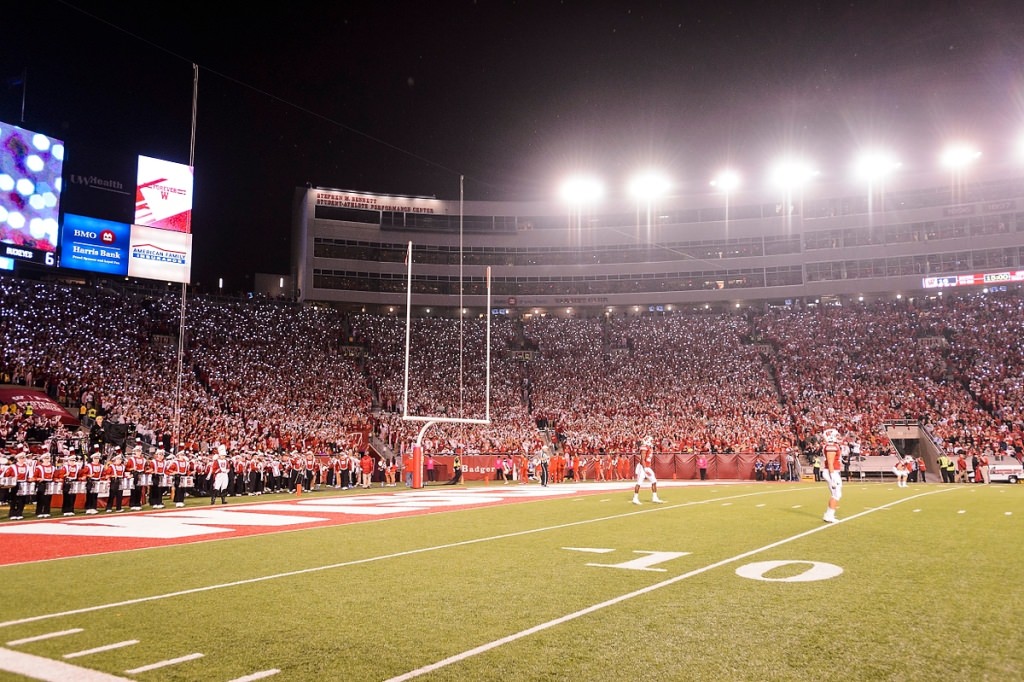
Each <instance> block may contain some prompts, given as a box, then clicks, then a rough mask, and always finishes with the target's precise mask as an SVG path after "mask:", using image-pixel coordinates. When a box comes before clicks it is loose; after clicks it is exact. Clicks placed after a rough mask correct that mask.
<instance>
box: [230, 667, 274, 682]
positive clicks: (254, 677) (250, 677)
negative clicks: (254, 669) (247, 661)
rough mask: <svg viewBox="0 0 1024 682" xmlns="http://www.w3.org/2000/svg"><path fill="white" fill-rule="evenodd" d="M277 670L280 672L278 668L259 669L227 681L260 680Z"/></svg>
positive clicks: (246, 681) (244, 681)
mask: <svg viewBox="0 0 1024 682" xmlns="http://www.w3.org/2000/svg"><path fill="white" fill-rule="evenodd" d="M279 672H281V671H280V670H278V669H277V668H271V669H270V670H261V671H260V672H258V673H253V674H252V675H246V676H244V677H236V678H235V679H233V680H228V682H254V681H255V680H262V679H263V678H265V677H270V676H271V675H276V674H278V673H279Z"/></svg>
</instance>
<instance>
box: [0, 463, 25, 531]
mask: <svg viewBox="0 0 1024 682" xmlns="http://www.w3.org/2000/svg"><path fill="white" fill-rule="evenodd" d="M31 475H32V471H31V468H30V467H29V465H28V463H27V462H26V461H25V451H24V450H21V451H20V452H18V454H16V455H15V456H14V463H13V464H8V465H7V466H6V467H5V468H4V469H3V471H2V472H0V476H3V477H4V478H7V479H9V480H12V482H13V483H14V487H12V488H11V493H10V500H9V501H10V507H9V508H8V510H7V518H8V519H10V520H11V521H20V520H21V519H23V518H25V502H26V501H27V500H28V496H26V495H22V494H21V491H20V490H19V488H20V487H21V484H22V483H25V482H26V481H30V480H31V478H30V477H31Z"/></svg>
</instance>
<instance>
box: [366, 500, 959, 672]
mask: <svg viewBox="0 0 1024 682" xmlns="http://www.w3.org/2000/svg"><path fill="white" fill-rule="evenodd" d="M950 490H953V488H946V489H940V490H933V491H931V492H926V493H920V494H918V495H914V496H913V497H908V498H905V499H902V500H896V501H894V502H890V503H888V504H883V505H882V506H880V507H874V508H872V509H868V510H867V511H862V512H860V513H859V514H854V515H853V516H848V517H846V518H844V519H842V523H837V524H831V523H829V524H825V525H820V526H815V527H814V528H812V529H810V530H806V531H804V532H802V533H797V534H796V535H793V536H790V537H788V538H784V539H782V540H778V541H776V542H772V543H771V544H767V545H764V546H763V547H758V548H757V549H752V550H750V551H749V552H743V553H742V554H737V555H736V556H733V557H730V558H728V559H722V560H721V561H716V562H715V563H713V564H708V565H707V566H704V567H702V568H697V569H694V570H692V571H690V572H688V573H683V574H682V575H677V576H675V577H674V578H669V579H668V580H663V581H661V582H660V583H655V584H653V585H649V586H647V587H644V588H641V589H639V590H635V591H633V592H629V593H627V594H623V595H620V596H618V597H614V598H612V599H608V600H606V601H603V602H601V603H599V604H593V605H591V606H588V607H587V608H585V609H580V610H579V611H576V612H574V613H569V614H566V615H564V616H561V617H559V618H555V619H554V620H549V621H547V622H546V623H540V624H539V625H534V626H533V627H531V628H527V629H526V630H521V631H519V632H516V633H514V634H511V635H508V636H507V637H502V638H500V639H496V640H494V641H492V642H487V643H486V644H481V645H480V646H478V647H474V648H472V649H469V650H468V651H463V652H461V653H458V654H455V655H454V656H449V657H448V658H445V659H443V660H440V661H437V662H435V663H431V664H429V665H425V666H423V667H422V668H417V669H416V670H410V671H409V672H407V673H404V674H402V675H398V676H397V677H392V678H390V679H388V680H386V681H385V682H403V681H404V680H411V679H413V678H416V677H419V676H420V675H425V674H427V673H429V672H433V671H434V670H438V669H439V668H444V667H446V666H449V665H452V664H453V663H458V662H460V661H464V660H466V659H467V658H470V657H472V656H476V655H477V654H482V653H484V652H487V651H490V650H491V649H496V648H498V647H500V646H503V645H505V644H508V643H510V642H514V641H516V640H518V639H522V638H524V637H529V636H530V635H534V634H536V633H538V632H543V631H544V630H548V629H550V628H553V627H555V626H557V625H561V624H562V623H567V622H569V621H571V620H575V619H577V618H580V617H582V616H585V615H587V614H590V613H594V612H595V611H600V610H601V609H605V608H607V607H609V606H614V605H615V604H619V603H621V602H624V601H629V600H630V599H635V598H637V597H640V596H642V595H645V594H647V593H649V592H653V591H655V590H660V589H661V588H663V587H668V586H669V585H674V584H676V583H678V582H680V581H683V580H686V579H687V578H692V577H693V576H695V575H700V574H701V573H706V572H708V571H711V570H713V569H716V568H720V567H722V566H726V565H728V564H731V563H734V562H737V561H740V560H742V559H746V558H747V557H751V556H754V555H755V554H759V553H761V552H764V551H767V550H769V549H773V548H775V547H779V546H781V545H785V544H787V543H790V542H793V541H794V540H799V539H801V538H805V537H807V536H808V535H813V534H814V533H821V532H823V531H826V530H829V529H831V528H838V527H840V526H842V525H843V524H845V523H849V522H850V521H852V520H853V519H856V518H858V517H861V516H864V515H866V514H871V513H874V512H876V511H879V510H881V509H886V508H888V507H892V506H895V505H897V504H902V503H904V502H909V501H910V500H913V499H915V498H918V497H923V496H925V495H933V494H935V493H941V492H949V491H950ZM708 501H709V502H710V501H712V500H708Z"/></svg>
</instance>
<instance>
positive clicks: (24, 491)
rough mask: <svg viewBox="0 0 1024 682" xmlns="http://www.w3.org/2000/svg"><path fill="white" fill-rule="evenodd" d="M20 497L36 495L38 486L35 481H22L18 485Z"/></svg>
mask: <svg viewBox="0 0 1024 682" xmlns="http://www.w3.org/2000/svg"><path fill="white" fill-rule="evenodd" d="M18 494H19V495H35V494H36V484H35V481H22V482H20V483H19V484H18Z"/></svg>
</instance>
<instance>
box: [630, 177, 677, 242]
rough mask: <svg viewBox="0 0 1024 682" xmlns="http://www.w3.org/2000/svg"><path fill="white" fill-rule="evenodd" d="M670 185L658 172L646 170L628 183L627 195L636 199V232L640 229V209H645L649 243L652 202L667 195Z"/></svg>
mask: <svg viewBox="0 0 1024 682" xmlns="http://www.w3.org/2000/svg"><path fill="white" fill-rule="evenodd" d="M671 186H672V183H671V182H670V181H669V179H668V178H667V177H666V176H665V175H664V174H662V173H661V172H659V171H656V170H648V171H644V172H642V173H638V174H637V175H635V176H634V177H633V179H632V180H630V181H629V193H630V195H632V197H633V198H634V199H636V201H637V204H636V222H637V230H639V229H640V207H641V206H642V205H643V206H645V207H646V209H647V239H646V242H647V243H648V244H649V243H650V241H651V217H652V215H651V214H652V211H653V210H654V202H656V201H657V200H658V199H660V198H661V197H663V196H665V194H667V193H668V190H669V188H670V187H671Z"/></svg>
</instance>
